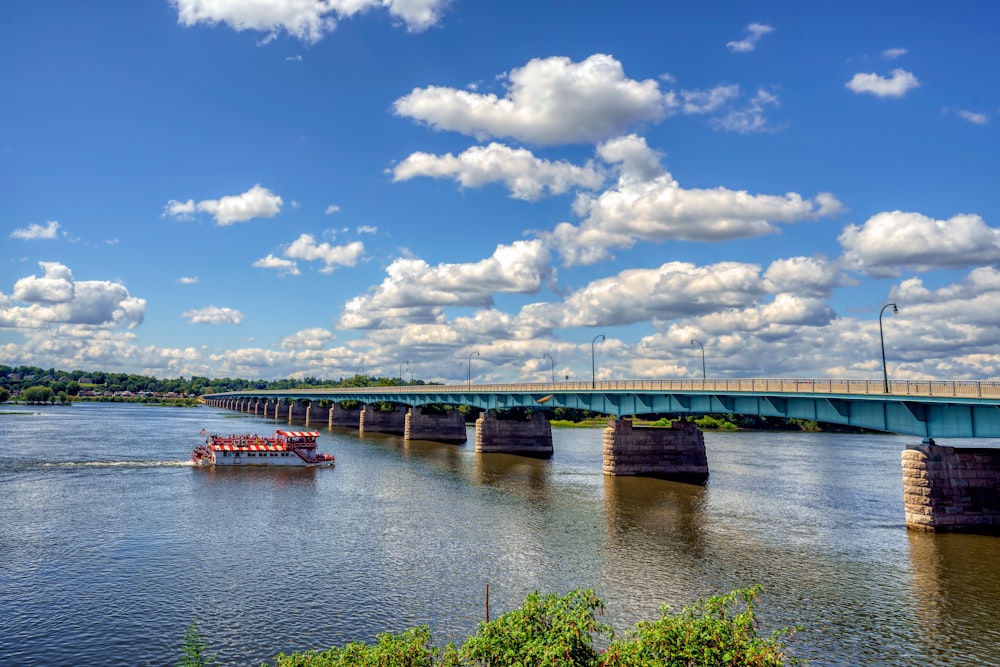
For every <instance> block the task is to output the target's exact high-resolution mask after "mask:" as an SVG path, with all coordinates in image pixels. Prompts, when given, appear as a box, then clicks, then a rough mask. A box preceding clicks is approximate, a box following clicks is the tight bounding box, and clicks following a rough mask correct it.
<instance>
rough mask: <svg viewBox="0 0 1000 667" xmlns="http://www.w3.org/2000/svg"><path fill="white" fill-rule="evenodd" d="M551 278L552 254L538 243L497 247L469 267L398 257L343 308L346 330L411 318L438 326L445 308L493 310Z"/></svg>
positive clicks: (531, 290)
mask: <svg viewBox="0 0 1000 667" xmlns="http://www.w3.org/2000/svg"><path fill="white" fill-rule="evenodd" d="M550 274H551V267H550V263H549V253H548V250H546V248H545V246H544V245H543V244H542V243H541V242H540V241H537V240H534V241H515V242H514V243H512V244H510V245H500V246H497V248H496V250H495V251H494V252H493V255H492V256H491V257H488V258H486V259H483V260H480V261H478V262H470V263H465V264H438V265H436V266H431V265H429V264H428V263H427V262H425V261H423V260H421V259H416V258H399V259H396V260H395V261H393V262H392V264H390V265H389V266H388V268H387V269H386V277H385V279H384V280H383V281H382V283H381V284H380V285H379V286H378V287H377V288H376V289H375V290H374V292H372V293H371V294H367V295H363V296H359V297H356V298H354V299H352V300H351V301H349V302H348V303H347V305H346V306H345V309H344V313H343V315H342V316H341V321H340V324H341V326H343V327H345V328H374V327H376V326H381V325H382V324H383V323H387V322H398V321H400V320H408V319H409V318H412V319H413V321H414V322H424V323H429V322H435V321H439V320H440V318H441V308H442V307H444V306H491V305H492V304H493V295H494V294H498V293H513V294H533V293H535V292H537V291H538V290H539V288H540V287H541V285H542V283H543V282H544V281H545V280H546V279H547V278H548V277H549V275H550Z"/></svg>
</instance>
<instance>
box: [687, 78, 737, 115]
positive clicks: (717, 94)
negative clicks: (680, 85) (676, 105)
mask: <svg viewBox="0 0 1000 667" xmlns="http://www.w3.org/2000/svg"><path fill="white" fill-rule="evenodd" d="M739 94H740V87H739V86H737V85H735V84H732V85H728V86H716V87H715V88H711V89H709V90H682V91H681V99H682V100H683V105H682V107H681V110H682V111H683V112H684V113H686V114H704V113H711V112H713V111H715V110H716V109H718V108H719V107H721V106H722V105H723V104H726V103H727V102H729V101H730V100H732V99H733V98H735V97H737V96H738V95H739Z"/></svg>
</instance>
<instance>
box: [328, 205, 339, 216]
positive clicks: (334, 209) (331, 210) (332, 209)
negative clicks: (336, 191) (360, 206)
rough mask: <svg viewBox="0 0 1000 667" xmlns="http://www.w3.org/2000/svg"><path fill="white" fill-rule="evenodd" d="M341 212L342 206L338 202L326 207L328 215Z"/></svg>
mask: <svg viewBox="0 0 1000 667" xmlns="http://www.w3.org/2000/svg"><path fill="white" fill-rule="evenodd" d="M339 212H340V207H339V206H337V205H336V204H330V205H329V206H327V207H326V211H325V213H326V214H327V215H333V214H334V213H339Z"/></svg>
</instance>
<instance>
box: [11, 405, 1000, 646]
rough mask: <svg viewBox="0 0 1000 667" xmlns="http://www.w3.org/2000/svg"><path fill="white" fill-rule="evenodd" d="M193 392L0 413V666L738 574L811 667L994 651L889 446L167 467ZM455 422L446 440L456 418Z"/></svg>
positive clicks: (694, 590) (976, 566) (338, 640)
mask: <svg viewBox="0 0 1000 667" xmlns="http://www.w3.org/2000/svg"><path fill="white" fill-rule="evenodd" d="M274 427H275V426H274V423H273V422H271V421H265V420H263V419H261V418H257V417H248V416H242V415H236V414H234V413H230V412H225V411H221V410H214V409H211V408H197V409H179V408H156V407H144V406H136V405H86V404H81V405H74V406H72V407H44V408H27V407H18V406H0V564H2V567H0V664H2V665H15V664H16V665H63V664H74V665H170V664H177V663H178V662H179V661H180V646H181V643H182V641H183V637H184V631H185V628H186V627H187V626H188V625H189V624H190V623H191V621H192V619H195V618H196V619H197V620H198V624H199V627H200V629H201V631H202V633H203V635H204V636H205V639H206V640H207V641H208V643H209V645H210V647H211V652H213V653H215V654H216V655H217V657H218V659H219V661H220V663H222V664H226V665H259V664H260V663H261V662H263V661H265V660H268V659H269V658H270V657H272V656H273V655H275V654H276V653H278V652H279V651H285V652H291V651H295V650H305V649H310V648H325V647H328V646H331V645H334V644H344V643H346V642H349V641H357V640H362V641H371V640H373V639H374V637H375V635H376V633H378V632H386V631H391V632H398V631H401V630H403V629H406V628H409V627H412V626H414V625H418V624H428V625H429V626H430V627H431V630H432V633H433V636H434V640H435V643H437V644H440V645H443V644H444V643H445V642H447V641H461V640H462V639H463V638H464V637H465V636H466V635H468V634H470V633H472V632H474V630H475V626H476V623H477V622H479V621H480V620H482V618H483V616H484V593H485V587H486V584H487V582H488V583H489V590H490V610H491V615H493V616H495V615H497V614H498V613H501V612H502V611H504V610H507V609H510V608H512V607H515V606H518V605H519V604H520V602H521V601H522V600H523V598H524V596H525V595H526V594H527V593H529V592H531V591H533V590H540V591H542V592H546V593H548V592H552V593H565V592H568V591H569V590H571V589H573V588H578V587H587V588H594V589H595V590H596V591H597V593H598V595H599V596H600V597H601V598H602V599H603V600H604V602H605V604H606V605H607V611H606V618H605V620H607V621H609V622H611V623H612V625H614V626H615V627H616V628H617V629H618V630H619V631H621V630H624V629H625V628H626V627H629V626H631V625H632V624H634V623H635V622H636V621H638V620H641V619H650V618H653V617H654V616H656V615H657V614H658V611H659V608H660V606H661V605H663V604H669V605H670V606H671V607H672V608H674V609H679V608H680V607H681V606H683V605H685V604H688V603H690V602H692V601H694V600H695V599H697V598H699V597H704V596H707V595H714V594H719V593H724V592H727V591H729V590H730V589H732V588H734V587H738V586H746V585H749V584H751V583H755V582H757V583H761V584H763V585H764V587H765V594H764V596H763V597H762V599H761V601H760V602H759V606H758V611H759V614H760V617H761V621H762V624H763V625H764V626H765V627H764V630H765V631H769V630H771V629H773V628H776V627H781V626H787V625H801V626H803V629H802V631H801V632H800V633H798V634H797V635H796V640H795V642H794V643H793V649H794V652H795V654H796V655H797V656H798V657H803V658H808V659H810V660H811V662H812V664H814V665H862V664H864V665H900V666H902V665H915V664H920V665H1000V614H997V611H996V610H997V609H1000V539H998V538H990V537H978V536H963V535H944V536H940V535H939V536H934V535H924V534H917V533H909V532H908V531H907V530H906V529H905V527H904V524H903V509H902V481H901V471H900V451H901V450H902V449H903V448H904V447H905V446H906V445H907V444H908V443H910V442H912V439H911V438H903V437H895V436H857V435H835V434H773V433H719V434H714V433H708V434H706V444H707V448H708V459H709V466H710V468H711V478H710V481H709V484H708V486H707V487H704V488H702V487H695V486H688V485H683V484H675V483H670V482H664V481H659V480H643V479H634V478H632V479H630V478H608V477H604V476H603V475H602V473H601V433H600V431H599V430H595V429H583V430H577V429H571V430H556V431H554V433H553V440H554V446H555V455H554V456H553V458H552V459H551V460H549V461H537V460H532V459H525V458H520V457H514V456H506V455H477V454H476V453H475V451H474V447H473V446H472V444H471V443H470V444H467V445H464V446H454V445H442V444H435V443H428V442H411V443H406V442H404V441H403V440H402V439H400V438H395V437H388V436H377V435H374V436H373V435H365V436H364V437H359V436H358V435H357V434H356V433H354V432H352V431H348V430H344V429H334V430H329V429H326V428H323V429H320V430H321V431H322V433H323V435H322V437H321V438H320V442H321V449H322V450H323V451H327V452H331V453H333V454H335V455H336V457H337V466H336V467H335V468H332V469H318V470H315V469H312V470H309V469H307V470H281V469H237V470H225V469H222V470H211V469H198V468H192V467H191V466H189V465H187V464H186V461H187V458H188V456H189V454H190V450H191V449H192V447H193V446H194V445H196V444H198V442H199V441H200V440H201V438H200V437H199V435H198V433H199V431H200V430H201V429H202V428H205V429H207V430H209V431H213V432H269V431H271V430H272V429H273V428H274ZM470 433H471V431H470Z"/></svg>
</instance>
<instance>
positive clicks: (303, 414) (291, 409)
mask: <svg viewBox="0 0 1000 667" xmlns="http://www.w3.org/2000/svg"><path fill="white" fill-rule="evenodd" d="M308 416H309V403H307V402H305V401H295V400H293V401H291V402H289V404H288V422H289V423H291V422H293V421H299V422H305V421H306V419H307V418H308Z"/></svg>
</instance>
